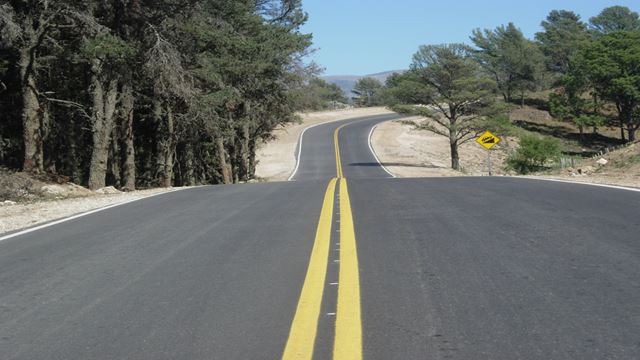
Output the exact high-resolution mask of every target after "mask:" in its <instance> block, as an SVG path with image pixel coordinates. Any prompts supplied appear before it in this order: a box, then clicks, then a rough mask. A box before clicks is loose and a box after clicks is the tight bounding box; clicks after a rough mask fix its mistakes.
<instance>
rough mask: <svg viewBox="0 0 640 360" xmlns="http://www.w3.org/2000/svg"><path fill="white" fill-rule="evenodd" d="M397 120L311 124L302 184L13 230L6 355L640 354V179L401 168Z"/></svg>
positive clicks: (165, 199)
mask: <svg viewBox="0 0 640 360" xmlns="http://www.w3.org/2000/svg"><path fill="white" fill-rule="evenodd" d="M390 118H391V117H386V116H385V117H373V118H366V119H354V120H350V121H345V122H336V123H330V124H326V125H321V126H317V127H314V128H312V129H309V130H308V131H307V132H306V133H305V135H304V138H303V142H302V151H301V156H300V166H299V168H298V171H297V172H296V174H295V176H294V177H293V180H295V181H291V182H282V183H270V184H246V185H232V186H212V187H202V188H195V189H190V190H183V191H179V192H174V193H169V194H164V195H159V196H156V197H152V198H149V199H146V200H142V201H137V202H134V203H130V204H126V205H123V206H119V207H115V208H111V209H108V210H105V211H102V212H98V213H95V214H92V215H88V216H85V217H81V218H78V219H75V220H71V221H68V222H64V223H61V224H58V225H54V226H51V227H48V228H45V229H42V230H38V231H35V232H31V233H28V234H25V235H21V236H18V237H13V238H10V239H6V240H3V241H0V359H3V360H4V359H52V360H53V359H278V358H281V357H283V354H284V358H286V359H289V358H310V357H311V356H312V355H314V358H315V359H330V358H332V355H335V356H334V358H336V359H347V358H351V359H359V358H365V359H639V358H640V235H638V234H640V192H632V191H626V190H618V189H611V188H601V187H593V186H587V185H576V184H566V183H556V182H545V181H538V180H524V179H512V178H501V177H494V178H488V177H485V178H437V179H392V178H390V176H389V174H387V173H386V172H385V171H384V170H383V169H382V168H381V167H380V166H379V164H378V163H377V161H376V160H375V157H374V156H373V155H372V154H371V152H370V150H369V147H368V142H367V139H368V135H369V132H370V129H371V127H372V126H374V125H375V124H377V123H379V122H381V121H385V120H389V119H390ZM343 125H346V126H344V127H342V128H341V130H340V131H339V132H338V133H337V134H336V129H338V128H339V127H341V126H343ZM336 136H337V138H338V140H339V141H338V144H339V146H338V147H336V146H335V144H334V138H335V137H336ZM336 154H339V159H340V162H339V163H340V165H341V166H340V167H339V168H337V167H336V163H337V161H336ZM337 174H340V175H342V176H341V179H339V180H338V181H331V182H330V180H331V179H332V178H335V177H336V176H337ZM347 185H348V186H347Z"/></svg>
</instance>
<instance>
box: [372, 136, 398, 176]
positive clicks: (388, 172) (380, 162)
mask: <svg viewBox="0 0 640 360" xmlns="http://www.w3.org/2000/svg"><path fill="white" fill-rule="evenodd" d="M378 125H379V124H376V125H374V126H373V127H372V128H371V131H369V138H368V139H367V142H368V143H369V150H371V153H372V154H373V157H374V158H375V159H376V161H377V162H378V164H380V167H382V170H384V171H386V172H387V174H389V175H391V177H392V178H395V177H396V176H395V174H393V173H392V172H391V171H389V170H388V169H387V168H386V167H385V166H384V165H382V161H380V158H378V154H376V151H375V150H373V145H371V138H372V137H373V132H374V131H375V130H376V128H377V127H378Z"/></svg>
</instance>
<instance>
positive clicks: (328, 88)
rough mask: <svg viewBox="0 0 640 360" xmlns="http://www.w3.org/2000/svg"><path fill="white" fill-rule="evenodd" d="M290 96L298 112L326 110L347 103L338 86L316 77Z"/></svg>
mask: <svg viewBox="0 0 640 360" xmlns="http://www.w3.org/2000/svg"><path fill="white" fill-rule="evenodd" d="M292 96H293V97H294V99H293V101H294V103H295V104H296V105H295V106H296V109H298V110H316V111H317V110H326V109H331V108H334V107H338V106H341V104H346V103H347V102H348V101H349V99H347V97H346V96H345V95H344V91H342V89H341V88H340V87H339V86H338V85H336V84H329V83H328V82H326V81H324V80H322V79H320V78H317V77H314V78H312V79H311V80H309V82H308V83H307V84H306V85H305V86H303V87H301V88H300V89H295V90H293V91H292Z"/></svg>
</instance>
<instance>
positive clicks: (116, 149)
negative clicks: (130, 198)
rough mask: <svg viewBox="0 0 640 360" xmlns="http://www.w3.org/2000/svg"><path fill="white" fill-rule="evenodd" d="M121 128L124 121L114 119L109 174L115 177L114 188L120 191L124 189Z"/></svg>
mask: <svg viewBox="0 0 640 360" xmlns="http://www.w3.org/2000/svg"><path fill="white" fill-rule="evenodd" d="M121 127H122V119H118V117H116V118H115V119H114V126H113V129H112V130H111V146H110V153H109V159H110V161H109V162H108V164H109V173H110V174H111V176H112V177H113V186H115V187H116V188H118V189H120V188H122V176H121V172H120V163H121V156H120V155H121V151H120V139H121V133H122V131H121Z"/></svg>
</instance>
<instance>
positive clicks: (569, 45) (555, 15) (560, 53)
mask: <svg viewBox="0 0 640 360" xmlns="http://www.w3.org/2000/svg"><path fill="white" fill-rule="evenodd" d="M541 26H542V28H543V29H544V31H543V32H539V33H536V36H535V37H536V40H537V41H538V42H539V43H540V46H541V49H542V51H543V53H544V54H545V56H546V58H547V61H546V62H547V68H548V69H549V70H550V71H552V72H557V73H560V74H566V73H568V72H569V64H570V62H571V60H572V59H573V58H574V56H575V54H576V52H577V51H578V48H579V46H580V44H581V43H582V42H584V41H588V40H589V39H590V36H589V33H588V32H587V25H586V24H585V23H584V22H582V21H581V20H580V16H579V15H577V14H576V13H574V12H572V11H566V10H553V11H551V13H549V16H547V19H546V20H545V21H543V22H542V23H541Z"/></svg>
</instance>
